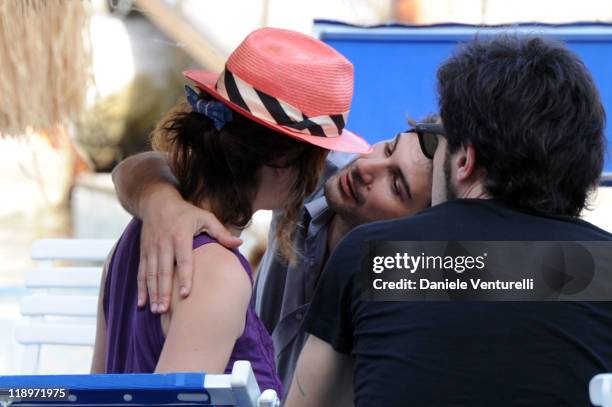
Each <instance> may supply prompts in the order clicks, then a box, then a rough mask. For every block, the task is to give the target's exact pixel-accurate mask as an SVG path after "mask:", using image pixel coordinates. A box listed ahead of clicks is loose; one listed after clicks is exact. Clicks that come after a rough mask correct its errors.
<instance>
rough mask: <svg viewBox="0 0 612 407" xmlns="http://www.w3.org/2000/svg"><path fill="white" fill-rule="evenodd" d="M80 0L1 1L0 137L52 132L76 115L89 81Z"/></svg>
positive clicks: (85, 23) (86, 17)
mask: <svg viewBox="0 0 612 407" xmlns="http://www.w3.org/2000/svg"><path fill="white" fill-rule="evenodd" d="M86 5H87V4H86V3H85V2H84V1H81V0H0V63H1V64H2V69H0V136H20V135H23V134H26V133H31V132H32V131H34V132H46V133H47V134H52V133H55V130H54V129H57V128H58V127H62V126H63V125H65V124H67V123H69V122H70V121H73V120H75V119H78V117H79V116H80V115H81V113H82V111H83V109H84V102H85V95H86V87H87V83H88V81H89V79H90V66H91V58H90V49H89V45H88V40H87V27H88V20H89V14H88V11H87V10H86Z"/></svg>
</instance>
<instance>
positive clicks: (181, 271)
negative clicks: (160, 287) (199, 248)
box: [174, 238, 193, 297]
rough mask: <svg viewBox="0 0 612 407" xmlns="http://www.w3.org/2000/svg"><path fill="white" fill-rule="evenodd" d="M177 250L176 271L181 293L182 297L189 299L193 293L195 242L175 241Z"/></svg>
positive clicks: (188, 240)
mask: <svg viewBox="0 0 612 407" xmlns="http://www.w3.org/2000/svg"><path fill="white" fill-rule="evenodd" d="M174 248H175V250H176V270H177V273H178V280H179V292H180V294H181V296H182V297H187V296H188V295H189V293H190V292H191V282H192V281H193V263H192V256H193V240H192V239H191V238H189V239H182V240H175V242H174Z"/></svg>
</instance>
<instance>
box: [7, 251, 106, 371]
mask: <svg viewBox="0 0 612 407" xmlns="http://www.w3.org/2000/svg"><path fill="white" fill-rule="evenodd" d="M114 243H115V241H114V240H106V239H104V240H102V239H99V240H98V239H44V240H38V241H36V242H34V244H33V245H32V250H31V256H32V259H34V260H37V261H38V262H39V266H38V267H35V268H33V269H31V270H29V271H28V272H27V275H26V288H27V289H28V293H27V294H26V295H25V296H24V297H23V299H22V301H21V314H22V316H23V318H22V320H21V321H19V322H18V323H17V326H16V328H15V337H16V339H17V341H18V342H19V343H21V344H23V345H25V346H26V347H25V350H24V356H23V361H22V366H21V372H22V374H36V373H38V371H39V364H40V351H41V346H42V345H65V346H93V344H94V340H95V332H96V325H95V319H96V312H97V300H98V291H99V286H100V278H101V275H102V274H101V273H102V266H103V264H104V261H105V260H106V257H107V255H108V253H109V252H110V251H111V249H112V247H113V245H114ZM59 261H62V262H64V263H69V265H58V264H57V262H59Z"/></svg>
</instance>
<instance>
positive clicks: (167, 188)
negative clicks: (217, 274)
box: [113, 152, 242, 312]
mask: <svg viewBox="0 0 612 407" xmlns="http://www.w3.org/2000/svg"><path fill="white" fill-rule="evenodd" d="M113 182H114V183H115V190H116V191H117V196H118V198H119V202H121V205H122V206H123V207H124V208H125V209H126V210H127V211H128V212H130V213H131V214H132V215H134V216H136V217H137V218H139V219H142V234H141V241H140V267H139V268H138V305H139V306H141V307H142V306H144V305H145V304H146V302H147V289H148V294H149V302H150V304H151V311H153V312H166V311H168V309H169V307H170V295H171V294H172V281H173V280H174V278H173V274H174V265H175V264H176V265H177V268H176V270H177V274H178V281H179V286H180V287H181V293H182V295H184V296H187V295H188V294H189V293H190V291H191V283H192V273H193V263H192V254H191V253H192V246H191V245H192V242H193V236H195V235H196V234H198V233H201V232H202V231H206V232H207V233H208V234H209V235H211V236H212V237H214V238H215V239H217V240H219V242H220V243H221V244H223V245H224V246H226V247H237V246H239V245H240V244H241V243H242V241H241V240H240V239H239V238H237V237H234V236H232V234H231V233H229V232H228V231H227V230H226V229H225V228H224V227H223V226H222V225H221V223H220V222H219V221H218V220H217V218H216V217H215V216H214V215H213V214H212V213H210V212H207V211H204V210H202V209H200V208H198V207H196V206H193V205H191V204H190V203H188V202H185V201H184V200H183V198H182V197H181V195H180V194H179V192H178V190H177V187H176V179H175V178H174V175H173V174H172V171H171V170H170V167H169V165H168V161H167V159H166V156H165V155H163V154H161V153H157V152H147V153H141V154H137V155H134V156H131V157H129V158H126V159H125V160H123V161H122V162H121V163H120V164H119V165H118V166H117V167H115V169H114V170H113Z"/></svg>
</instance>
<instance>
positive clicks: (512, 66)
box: [438, 35, 606, 216]
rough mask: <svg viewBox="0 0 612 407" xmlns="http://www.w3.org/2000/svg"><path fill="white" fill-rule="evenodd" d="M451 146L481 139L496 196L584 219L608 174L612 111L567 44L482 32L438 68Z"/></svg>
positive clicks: (479, 155) (479, 150)
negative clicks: (607, 128) (608, 129)
mask: <svg viewBox="0 0 612 407" xmlns="http://www.w3.org/2000/svg"><path fill="white" fill-rule="evenodd" d="M438 96H439V104H440V115H441V117H442V122H443V123H444V127H445V128H446V131H447V132H448V145H449V152H450V153H452V152H454V151H456V150H457V148H458V147H459V146H461V145H463V146H466V145H472V146H473V147H474V150H475V151H476V163H477V165H479V166H480V167H481V168H483V169H484V170H485V172H486V175H485V179H484V187H485V189H486V191H487V192H488V193H489V194H490V195H491V196H493V197H494V198H500V199H502V200H504V201H505V202H507V203H509V204H512V205H515V206H518V207H522V208H525V209H530V210H534V211H537V212H540V213H544V214H551V215H569V216H578V215H579V214H580V212H581V210H582V209H583V208H585V207H586V206H587V198H588V197H589V194H590V192H591V191H592V190H593V189H594V188H596V186H597V183H598V180H599V177H600V175H601V171H602V167H603V162H604V154H605V149H606V140H605V136H604V128H605V120H606V118H605V112H604V108H603V106H602V103H601V100H600V96H599V92H598V91H597V88H596V87H595V84H594V83H593V79H592V77H591V74H590V73H589V71H588V70H587V68H586V67H585V66H584V64H583V63H582V61H581V60H580V59H579V58H578V56H576V55H575V54H574V53H573V52H571V51H570V50H568V49H567V48H566V47H565V46H564V45H562V44H560V43H558V42H555V41H551V40H548V39H543V38H539V37H533V36H519V35H502V36H497V37H494V38H493V39H489V40H483V39H479V38H476V39H475V40H474V41H471V42H469V43H467V44H465V45H464V46H463V47H462V48H460V50H459V51H458V52H457V53H456V54H455V55H454V56H453V57H451V58H450V59H449V60H448V61H446V62H445V63H444V64H443V65H442V66H441V67H440V68H439V70H438Z"/></svg>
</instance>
